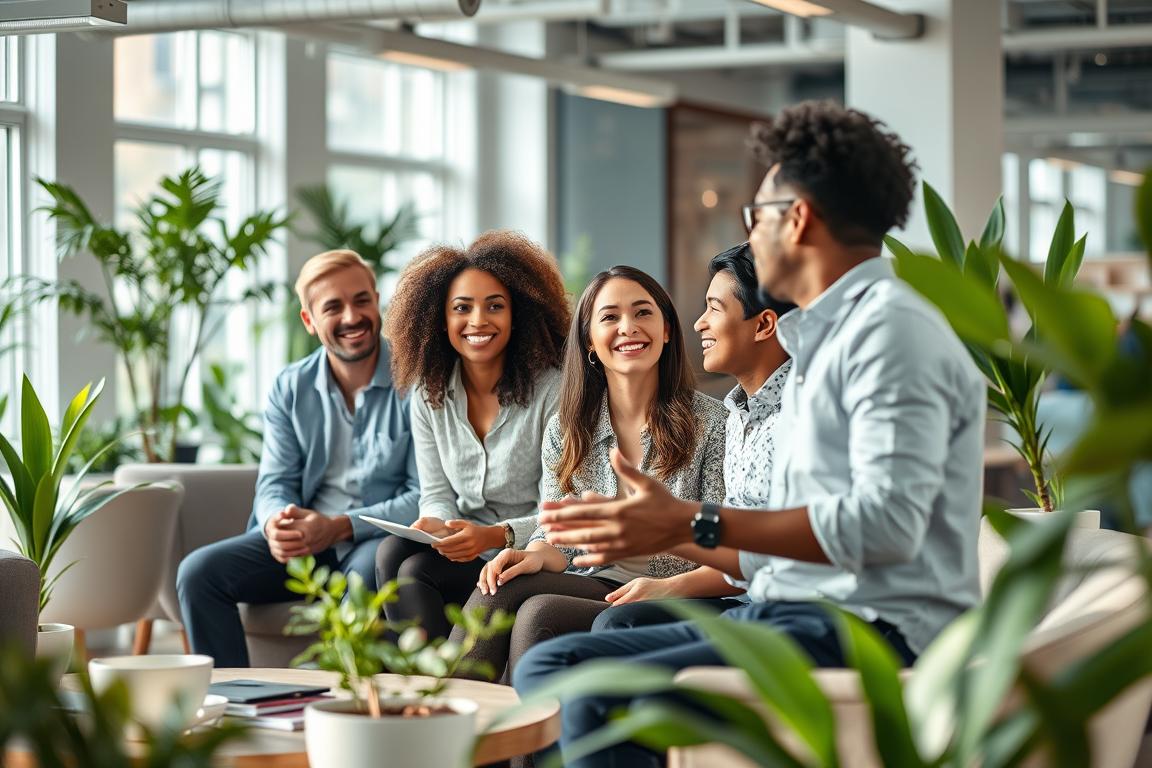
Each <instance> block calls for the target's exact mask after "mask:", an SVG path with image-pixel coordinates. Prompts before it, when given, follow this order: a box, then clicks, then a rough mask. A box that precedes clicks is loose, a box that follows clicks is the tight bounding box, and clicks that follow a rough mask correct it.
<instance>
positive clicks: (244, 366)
mask: <svg viewBox="0 0 1152 768" xmlns="http://www.w3.org/2000/svg"><path fill="white" fill-rule="evenodd" d="M115 71H116V88H115V114H116V137H117V138H116V147H115V162H116V181H115V183H116V211H117V221H118V223H119V224H120V225H121V226H125V227H127V226H131V225H132V223H133V217H132V215H131V212H132V210H133V209H134V208H135V207H136V206H137V205H138V204H139V203H140V201H142V200H145V199H147V198H148V197H149V196H151V195H152V194H154V193H155V192H156V191H157V190H158V185H157V182H158V181H159V180H160V178H161V177H163V176H165V175H172V174H177V173H179V172H181V171H183V170H184V169H186V168H189V167H190V166H192V165H199V166H200V168H201V169H202V170H203V171H204V172H205V173H207V174H208V175H210V176H213V177H215V178H216V179H218V180H219V181H220V182H221V185H222V189H221V201H222V204H223V205H222V208H221V210H219V211H218V212H217V215H219V216H220V218H222V219H223V220H224V221H225V222H226V223H227V225H228V226H229V228H230V229H232V228H234V227H235V226H236V225H237V223H238V222H239V221H240V220H242V219H243V218H244V217H245V216H247V215H248V214H250V213H251V212H252V211H253V210H254V208H255V207H256V192H255V190H256V182H257V179H256V173H257V164H256V157H257V153H258V150H259V142H258V139H257V137H256V74H257V73H256V42H255V38H254V37H253V36H252V35H249V34H246V33H241V32H220V31H201V32H178V33H173V34H165V35H146V36H134V37H124V38H120V39H118V40H117V41H116V52H115ZM210 231H211V230H210ZM249 282H252V283H254V282H258V280H257V276H256V273H255V272H253V274H248V275H241V274H237V275H234V276H233V277H232V278H231V283H230V285H229V286H228V288H229V290H231V291H232V292H233V293H234V294H238V293H239V292H240V290H242V289H243V287H244V286H245V284H246V283H249ZM265 314H266V310H262V309H261V308H259V307H256V306H253V305H250V304H249V305H244V304H240V305H236V306H233V307H232V308H231V309H229V310H228V312H227V315H226V316H223V317H219V318H214V320H219V321H220V322H222V324H223V327H224V328H225V329H226V331H225V332H224V333H220V334H218V335H217V336H216V337H215V338H214V339H212V340H211V341H210V342H209V343H208V345H207V346H206V347H205V349H204V352H203V354H202V357H201V363H200V368H202V369H203V370H199V369H194V370H193V371H192V373H191V375H190V377H189V383H188V389H187V391H186V403H187V404H188V405H189V406H191V407H192V408H194V409H195V408H197V407H198V406H199V404H200V382H201V380H202V377H203V375H204V372H206V370H207V366H208V365H210V364H212V363H222V364H225V365H226V366H228V367H229V368H230V369H231V370H234V371H235V372H236V374H237V378H236V379H235V380H234V381H232V382H231V383H230V389H231V390H232V391H233V392H234V393H235V394H236V396H237V399H238V401H239V403H240V405H241V406H242V407H245V408H248V409H255V408H258V406H259V403H260V402H261V401H262V399H263V396H262V393H261V392H260V391H259V388H260V387H259V382H258V381H257V379H258V376H257V375H256V374H257V371H255V370H254V366H253V365H251V364H250V363H251V361H252V360H254V359H256V358H257V355H256V353H255V344H256V333H257V329H258V328H259V327H260V320H261V318H262V316H263V315H265ZM190 322H191V319H190V318H188V317H178V318H177V323H178V324H182V323H189V328H188V331H189V332H188V333H182V332H177V333H176V334H174V343H176V344H190V343H191V339H192V337H193V334H192V333H191V327H190ZM178 330H179V328H178ZM177 354H180V352H179V351H177ZM172 373H175V372H172ZM118 391H119V392H120V393H121V398H120V403H119V406H120V410H121V412H122V413H124V414H126V415H127V414H129V413H130V412H131V410H132V408H133V404H132V403H131V400H130V397H131V396H130V394H129V392H128V388H127V387H126V386H123V387H119V388H118Z"/></svg>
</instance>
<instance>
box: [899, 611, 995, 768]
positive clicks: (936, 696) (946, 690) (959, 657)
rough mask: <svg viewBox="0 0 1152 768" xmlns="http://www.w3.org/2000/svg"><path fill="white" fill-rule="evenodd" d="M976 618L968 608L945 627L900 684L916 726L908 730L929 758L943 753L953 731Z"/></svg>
mask: <svg viewBox="0 0 1152 768" xmlns="http://www.w3.org/2000/svg"><path fill="white" fill-rule="evenodd" d="M979 619H980V617H979V615H978V613H977V612H976V611H968V612H966V613H964V614H963V615H961V616H960V617H959V618H958V619H956V620H955V621H953V622H952V623H951V624H949V625H948V626H947V627H945V628H944V630H943V631H942V632H941V633H940V634H939V635H937V637H936V639H935V640H934V641H933V642H932V644H931V645H930V646H928V647H927V648H926V649H925V650H924V653H922V654H920V658H919V659H917V660H916V666H915V668H914V672H913V674H912V675H911V676H910V677H909V678H908V682H907V683H906V684H905V686H904V699H905V701H906V703H907V706H908V718H909V720H911V721H912V722H913V723H914V724H915V726H916V727H914V728H913V730H912V732H913V734H915V736H916V738H917V744H918V745H919V747H920V752H921V754H923V755H925V756H927V757H928V758H929V759H935V758H937V757H939V756H940V755H941V754H943V752H944V750H945V749H946V748H947V746H948V742H949V740H950V739H951V738H952V734H953V732H954V731H955V728H956V706H957V702H956V689H957V682H958V680H959V679H960V674H961V672H962V670H963V669H964V665H965V664H966V663H967V660H968V658H969V657H970V655H971V654H970V650H969V649H970V648H971V646H972V643H973V642H974V641H975V639H976V632H977V630H978V628H979Z"/></svg>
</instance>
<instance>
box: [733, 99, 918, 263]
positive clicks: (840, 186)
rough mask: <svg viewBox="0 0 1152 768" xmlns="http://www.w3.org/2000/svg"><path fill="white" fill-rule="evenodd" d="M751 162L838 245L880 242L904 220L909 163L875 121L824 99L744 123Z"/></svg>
mask: <svg viewBox="0 0 1152 768" xmlns="http://www.w3.org/2000/svg"><path fill="white" fill-rule="evenodd" d="M749 144H750V145H751V147H752V151H753V153H754V154H755V155H756V159H757V160H759V161H761V162H762V163H764V165H765V166H766V167H768V168H771V167H773V166H775V165H779V167H780V170H779V171H778V172H777V175H776V178H775V182H776V183H777V184H790V185H792V186H795V187H797V188H798V189H799V190H801V191H802V192H803V193H804V196H805V198H807V199H808V200H809V202H811V203H812V204H813V205H814V206H815V207H816V210H817V212H818V213H819V214H820V217H821V218H822V219H823V220H824V222H825V224H826V225H827V227H828V230H829V231H830V232H831V233H832V236H833V237H835V238H836V239H837V240H839V241H840V242H841V243H843V244H845V245H880V243H881V241H882V240H883V238H884V235H885V234H886V233H887V232H888V230H890V229H892V228H893V227H902V226H904V223H905V222H907V220H908V208H909V206H910V204H911V203H912V197H913V195H914V187H915V184H916V178H915V169H916V168H917V165H916V163H915V161H913V160H912V159H911V158H910V157H909V154H910V153H911V149H910V148H909V147H908V145H907V144H904V143H903V142H902V141H900V137H899V136H897V135H896V134H895V133H892V132H891V131H889V130H888V129H887V126H885V125H884V124H883V123H881V122H880V121H879V120H876V119H875V118H873V117H870V116H869V115H866V114H864V113H863V112H860V111H858V110H855V109H846V108H844V107H842V106H840V105H839V104H836V103H834V102H831V101H807V102H803V103H800V104H797V105H796V106H794V107H789V108H788V109H785V110H782V111H781V112H780V113H779V114H777V115H776V116H775V117H773V118H772V119H770V120H768V121H767V122H764V123H757V124H755V125H753V126H752V135H751V138H750V140H749Z"/></svg>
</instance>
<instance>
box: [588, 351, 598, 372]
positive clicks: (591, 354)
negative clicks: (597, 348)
mask: <svg viewBox="0 0 1152 768" xmlns="http://www.w3.org/2000/svg"><path fill="white" fill-rule="evenodd" d="M596 362H597V358H596V353H595V352H593V351H592V350H588V365H590V366H592V367H593V368H595V367H596Z"/></svg>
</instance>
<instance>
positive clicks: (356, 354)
mask: <svg viewBox="0 0 1152 768" xmlns="http://www.w3.org/2000/svg"><path fill="white" fill-rule="evenodd" d="M360 328H365V329H366V330H367V331H368V344H367V346H365V347H364V348H363V349H358V350H355V351H349V350H346V349H344V348H342V347H341V346H340V334H342V333H346V332H348V331H353V330H359V329H360ZM379 346H380V328H379V327H378V326H377V325H376V324H375V323H372V322H371V321H369V322H365V323H359V324H357V325H347V326H341V327H338V328H337V329H336V331H335V332H334V333H333V334H332V342H331V343H330V344H325V345H324V348H325V349H326V350H328V351H329V352H331V353H332V355H333V356H334V357H335V358H336V359H338V360H341V361H343V362H345V363H358V362H360V361H361V360H365V359H367V358H369V357H371V356H372V355H374V354H376V350H377V349H378V348H379Z"/></svg>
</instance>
